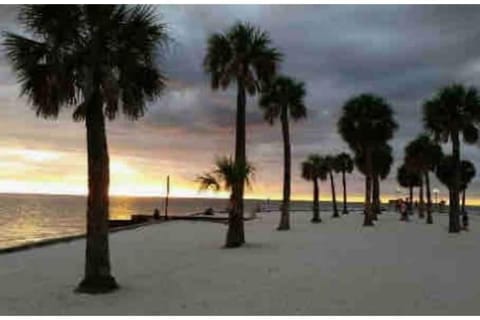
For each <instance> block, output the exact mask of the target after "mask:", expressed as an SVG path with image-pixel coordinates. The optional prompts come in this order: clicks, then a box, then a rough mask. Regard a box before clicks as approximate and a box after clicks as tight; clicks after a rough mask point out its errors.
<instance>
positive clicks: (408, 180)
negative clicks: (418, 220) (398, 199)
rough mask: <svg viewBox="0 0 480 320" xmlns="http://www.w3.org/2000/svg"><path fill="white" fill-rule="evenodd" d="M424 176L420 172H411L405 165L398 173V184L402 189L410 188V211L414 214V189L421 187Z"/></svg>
mask: <svg viewBox="0 0 480 320" xmlns="http://www.w3.org/2000/svg"><path fill="white" fill-rule="evenodd" d="M421 178H422V176H421V175H420V174H419V172H418V171H415V170H411V169H410V168H409V167H407V166H406V165H405V164H402V165H401V166H400V167H399V168H398V171H397V182H398V184H399V185H400V186H401V187H404V188H408V191H409V203H408V211H409V213H411V212H412V210H413V209H412V208H413V188H415V187H419V186H420V183H421Z"/></svg>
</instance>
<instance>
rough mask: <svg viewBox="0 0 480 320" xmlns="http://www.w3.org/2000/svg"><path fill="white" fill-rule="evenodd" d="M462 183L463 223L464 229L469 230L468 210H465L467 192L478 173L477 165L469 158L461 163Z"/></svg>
mask: <svg viewBox="0 0 480 320" xmlns="http://www.w3.org/2000/svg"><path fill="white" fill-rule="evenodd" d="M461 168H462V169H461V170H462V173H461V177H462V178H461V179H462V180H461V184H460V188H461V190H462V209H461V212H462V225H463V229H464V230H467V229H468V212H467V210H465V194H466V193H467V187H468V185H469V184H470V182H471V181H472V179H473V178H474V177H475V175H476V170H475V165H474V164H473V163H472V162H470V161H468V160H463V161H462V164H461Z"/></svg>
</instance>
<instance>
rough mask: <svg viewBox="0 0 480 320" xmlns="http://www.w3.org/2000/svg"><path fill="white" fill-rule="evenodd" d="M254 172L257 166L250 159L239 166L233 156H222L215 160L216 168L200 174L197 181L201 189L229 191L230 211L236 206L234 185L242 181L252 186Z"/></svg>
mask: <svg viewBox="0 0 480 320" xmlns="http://www.w3.org/2000/svg"><path fill="white" fill-rule="evenodd" d="M254 173H255V168H254V167H253V166H252V165H251V164H250V163H248V161H247V163H246V164H245V165H244V166H242V167H239V165H237V164H235V162H234V161H233V159H232V157H220V158H217V159H216V160H215V168H214V169H213V170H212V171H211V172H206V173H204V174H203V175H200V176H198V177H197V178H196V179H195V181H196V182H198V183H199V185H200V190H208V189H211V190H213V191H215V192H218V191H220V190H225V191H229V192H230V206H229V211H231V210H232V209H233V208H235V203H234V201H235V198H234V197H233V195H232V193H231V192H232V190H233V186H234V185H236V184H238V183H239V182H242V183H245V184H246V186H247V187H250V186H251V179H252V178H253V175H254Z"/></svg>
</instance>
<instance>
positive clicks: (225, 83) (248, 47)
mask: <svg viewBox="0 0 480 320" xmlns="http://www.w3.org/2000/svg"><path fill="white" fill-rule="evenodd" d="M271 43H272V41H271V39H270V36H269V35H268V34H267V33H266V32H263V31H261V30H260V29H259V28H257V27H254V26H252V25H250V24H248V23H236V24H234V25H233V26H232V27H231V28H230V29H228V30H227V31H226V32H225V33H215V34H213V35H211V36H210V37H209V38H208V44H207V53H206V56H205V59H204V62H203V65H204V68H205V72H206V73H208V74H209V75H210V79H211V87H212V89H213V90H218V89H222V90H225V89H227V88H228V87H229V86H230V85H231V84H232V82H235V83H236V85H237V115H236V130H235V132H236V137H235V162H236V163H237V164H238V165H239V166H242V164H244V163H245V162H246V153H245V141H246V137H245V114H246V110H245V109H246V104H247V100H246V95H247V93H248V94H249V95H255V94H256V93H257V92H258V91H259V89H260V88H261V86H263V85H264V84H265V83H268V82H269V81H270V79H271V78H272V77H273V76H274V75H275V73H276V70H277V67H278V63H279V62H280V60H281V55H280V53H279V52H278V51H277V50H276V49H274V48H273V47H272V46H271ZM232 191H233V196H234V197H235V198H236V199H235V205H236V208H235V209H234V210H232V211H231V215H230V218H229V223H228V232H227V247H232V248H233V247H239V246H241V245H242V244H243V243H245V234H244V228H243V193H244V183H242V182H239V183H238V184H237V185H236V186H233V189H232Z"/></svg>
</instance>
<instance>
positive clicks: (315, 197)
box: [312, 178, 322, 223]
mask: <svg viewBox="0 0 480 320" xmlns="http://www.w3.org/2000/svg"><path fill="white" fill-rule="evenodd" d="M318 199H319V188H318V180H317V178H314V179H313V217H312V222H313V223H318V222H322V219H320V206H319V203H318Z"/></svg>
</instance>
